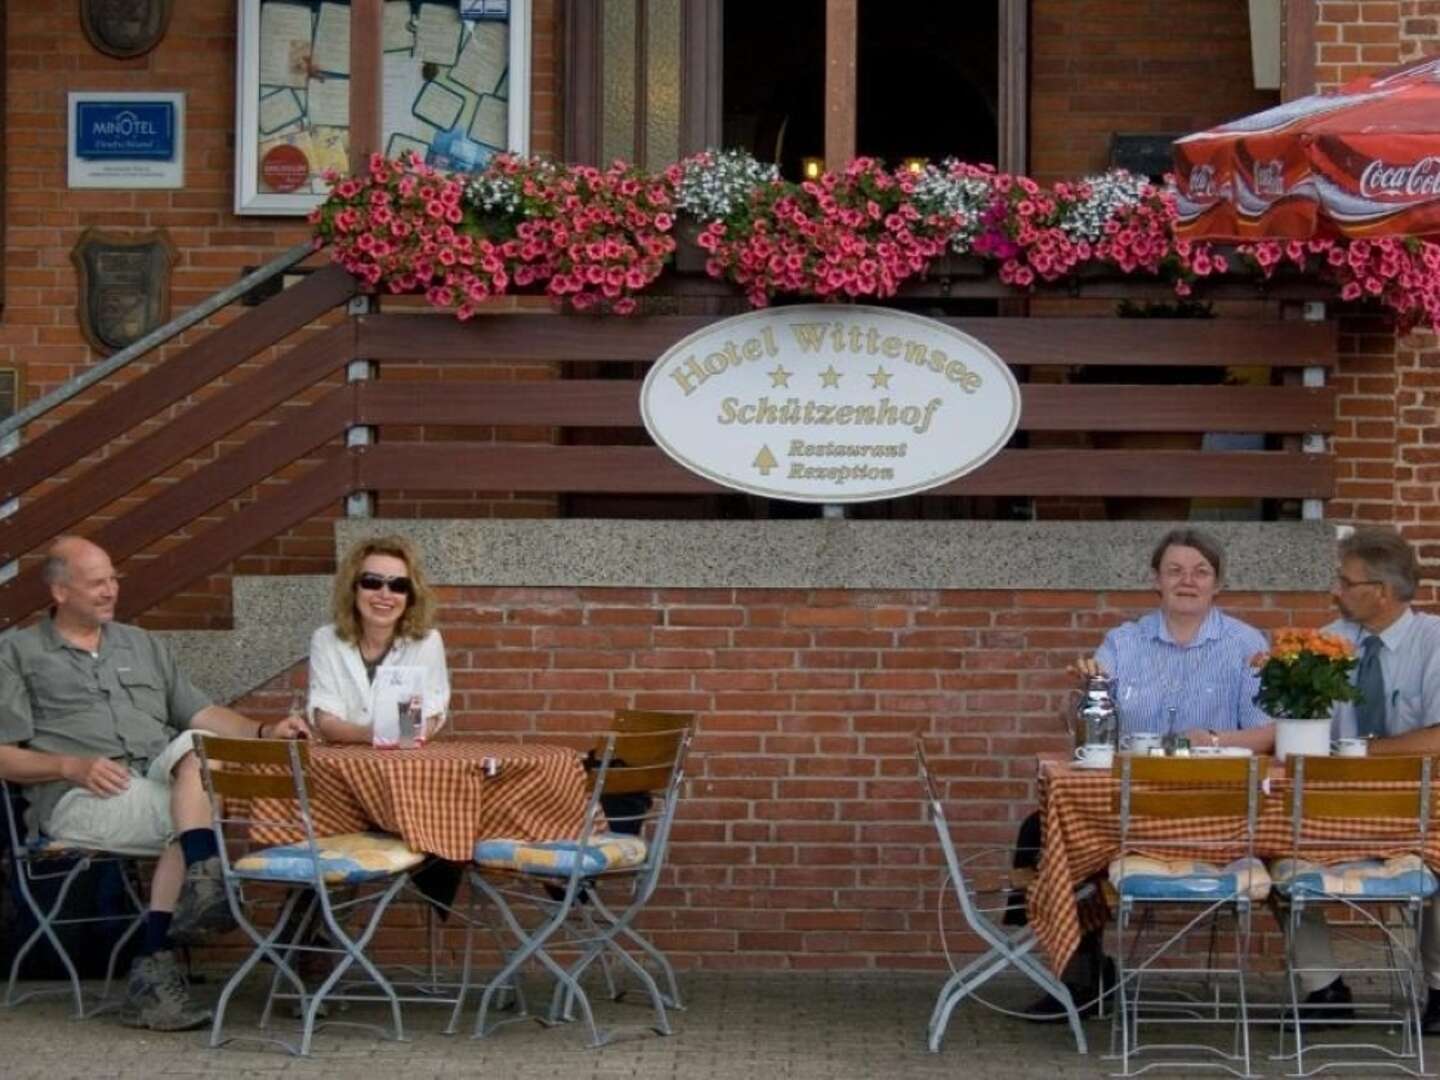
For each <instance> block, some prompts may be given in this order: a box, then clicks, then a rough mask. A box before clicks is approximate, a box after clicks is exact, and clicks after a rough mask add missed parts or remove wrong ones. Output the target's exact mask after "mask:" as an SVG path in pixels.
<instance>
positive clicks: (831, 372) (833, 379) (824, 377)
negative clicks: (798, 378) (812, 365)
mask: <svg viewBox="0 0 1440 1080" xmlns="http://www.w3.org/2000/svg"><path fill="white" fill-rule="evenodd" d="M820 385H821V386H833V387H834V388H835V389H836V390H839V389H840V372H838V371H836V370H835V365H834V364H831V365H830V366H829V367H828V368H826V369H825V370H824V371H822V372H820Z"/></svg>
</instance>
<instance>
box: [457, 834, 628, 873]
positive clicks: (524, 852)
mask: <svg viewBox="0 0 1440 1080" xmlns="http://www.w3.org/2000/svg"><path fill="white" fill-rule="evenodd" d="M647 850H648V849H647V848H646V846H645V841H644V840H643V839H641V838H640V837H638V836H629V835H626V834H624V833H602V834H600V835H598V836H594V837H591V840H590V843H589V844H586V845H585V846H583V847H582V846H581V845H580V842H579V841H578V840H552V841H548V842H545V843H533V844H532V843H528V842H526V841H524V840H481V841H480V842H479V843H478V844H476V845H475V861H476V862H477V863H478V864H479V865H481V866H484V867H488V868H489V869H491V870H513V871H515V872H517V873H522V874H540V875H543V876H545V877H569V876H570V872H571V870H572V869H573V868H574V866H575V860H576V859H577V858H578V859H579V860H580V874H581V876H582V877H593V876H594V875H596V874H603V873H605V872H606V871H611V870H624V869H626V868H627V867H631V866H639V865H640V864H641V863H643V862H644V861H645V854H646V852H647Z"/></svg>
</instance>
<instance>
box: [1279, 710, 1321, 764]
mask: <svg viewBox="0 0 1440 1080" xmlns="http://www.w3.org/2000/svg"><path fill="white" fill-rule="evenodd" d="M1290 754H1311V755H1319V756H1321V757H1329V755H1330V717H1328V716H1319V717H1316V718H1314V719H1311V720H1291V719H1280V720H1276V721H1275V757H1276V758H1277V759H1278V760H1280V761H1284V760H1285V758H1286V756H1287V755H1290Z"/></svg>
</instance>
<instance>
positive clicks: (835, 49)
mask: <svg viewBox="0 0 1440 1080" xmlns="http://www.w3.org/2000/svg"><path fill="white" fill-rule="evenodd" d="M859 7H860V3H859V0H825V168H826V169H827V170H829V171H830V172H839V171H840V170H841V169H843V168H845V166H846V165H848V164H849V163H850V162H851V160H852V159H853V158H854V157H855V114H856V101H855V88H856V79H855V68H856V62H855V58H856V52H857V49H858V33H857V31H858V27H859V23H860V13H859Z"/></svg>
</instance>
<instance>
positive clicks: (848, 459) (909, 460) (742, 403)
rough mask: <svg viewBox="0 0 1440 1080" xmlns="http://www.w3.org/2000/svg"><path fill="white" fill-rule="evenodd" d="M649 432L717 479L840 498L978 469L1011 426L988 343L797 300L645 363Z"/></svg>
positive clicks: (712, 330)
mask: <svg viewBox="0 0 1440 1080" xmlns="http://www.w3.org/2000/svg"><path fill="white" fill-rule="evenodd" d="M640 411H641V414H642V416H643V417H644V419H645V427H646V428H647V429H648V430H649V432H650V435H651V437H652V438H653V439H654V440H655V442H656V443H657V444H658V445H659V446H660V448H661V449H662V450H664V451H665V453H667V454H669V455H670V456H671V457H672V458H674V459H675V460H676V461H678V462H679V463H680V464H681V465H683V466H685V468H687V469H690V470H691V471H692V472H696V473H699V474H700V475H701V476H704V477H706V478H708V479H710V480H714V481H715V482H716V483H718V484H723V485H725V486H726V487H730V488H738V489H739V490H741V491H748V492H751V493H752V494H755V495H765V496H768V497H769V498H772V499H794V500H798V501H802V502H819V503H845V502H867V501H871V500H875V499H890V498H896V497H898V496H901V495H913V494H915V493H916V492H919V491H925V490H927V489H929V488H933V487H938V486H939V485H941V484H944V483H948V482H949V481H951V480H954V479H955V478H956V477H959V476H964V475H965V474H966V473H968V472H970V471H972V470H974V469H977V468H979V467H980V466H981V465H983V464H984V463H985V462H986V461H988V460H989V459H990V458H991V457H993V456H994V455H995V453H996V452H997V451H999V450H1000V448H1001V447H1003V446H1004V445H1005V442H1006V440H1007V439H1009V438H1010V436H1011V434H1012V433H1013V432H1014V431H1015V426H1016V424H1018V423H1019V421H1020V388H1019V387H1018V386H1017V385H1016V383H1015V377H1014V376H1013V375H1011V373H1010V369H1009V368H1008V367H1006V366H1005V363H1004V362H1003V361H1002V360H1001V359H1000V358H999V357H998V356H996V355H995V354H994V353H993V352H991V351H990V349H989V348H987V347H986V346H984V345H982V344H981V343H980V342H978V341H976V340H975V339H974V338H972V337H970V336H969V335H968V334H962V333H961V332H960V331H958V330H953V329H951V328H950V327H949V326H946V325H945V324H944V323H941V322H937V321H935V320H934V319H927V318H924V317H922V316H919V315H912V314H909V313H907V312H903V311H892V310H890V309H888V308H877V307H859V306H841V305H835V304H805V305H801V306H798V307H781V308H767V309H765V310H763V311H757V312H752V313H750V314H747V315H738V316H736V317H735V318H733V319H725V320H722V321H720V322H717V323H712V324H711V325H709V326H707V327H705V328H704V329H703V330H700V331H698V332H696V333H694V334H691V335H690V336H689V337H687V338H686V339H685V340H683V341H681V342H680V343H679V344H677V345H675V346H674V347H673V348H671V349H669V350H668V351H667V352H666V353H665V354H664V355H663V356H661V357H660V359H659V360H657V361H656V362H655V364H654V366H652V367H651V368H650V373H649V374H648V375H647V376H646V378H645V385H644V387H643V388H642V390H641V392H640Z"/></svg>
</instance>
